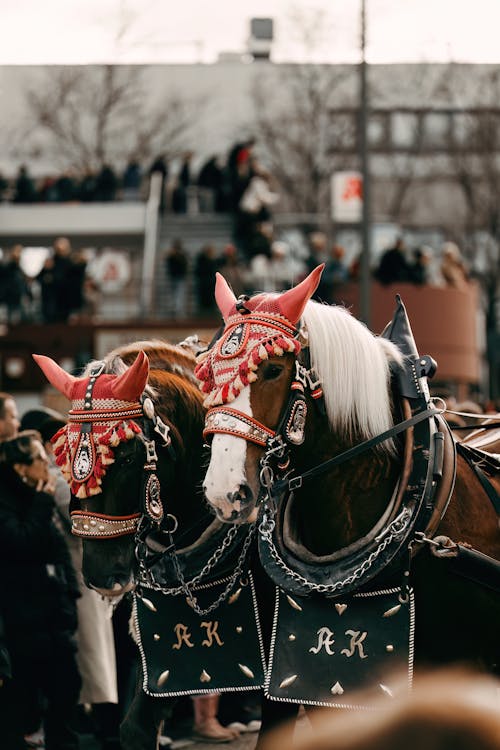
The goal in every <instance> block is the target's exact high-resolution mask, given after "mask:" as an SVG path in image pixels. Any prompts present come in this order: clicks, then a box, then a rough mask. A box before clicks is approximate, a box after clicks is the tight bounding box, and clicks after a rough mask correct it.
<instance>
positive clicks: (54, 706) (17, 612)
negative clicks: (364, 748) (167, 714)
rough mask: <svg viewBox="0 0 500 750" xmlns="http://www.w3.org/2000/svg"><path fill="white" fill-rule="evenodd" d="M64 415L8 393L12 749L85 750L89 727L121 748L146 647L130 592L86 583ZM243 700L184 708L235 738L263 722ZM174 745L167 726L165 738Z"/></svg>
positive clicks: (1, 516) (197, 700)
mask: <svg viewBox="0 0 500 750" xmlns="http://www.w3.org/2000/svg"><path fill="white" fill-rule="evenodd" d="M64 424H66V419H65V417H64V415H62V414H60V413H59V412H57V411H55V410H53V409H50V408H47V407H38V408H35V409H29V410H28V411H26V412H25V413H24V414H23V415H22V417H21V418H19V413H18V406H17V403H16V400H15V398H14V397H13V396H12V395H11V394H9V393H5V392H0V571H1V573H0V601H1V602H2V604H0V725H1V730H0V734H1V746H2V748H5V750H28V748H30V747H31V748H36V747H40V748H42V747H43V748H45V750H77V749H78V748H79V747H80V739H81V737H83V736H84V735H87V736H90V735H93V737H94V739H95V742H96V743H98V746H99V747H101V748H102V750H119V747H120V744H119V725H120V723H121V720H122V719H123V717H124V715H125V712H126V710H127V708H128V706H129V705H130V701H131V699H132V696H133V692H134V686H135V677H136V671H137V667H138V650H137V647H136V645H135V644H134V642H133V641H132V638H131V636H130V634H129V619H130V614H131V601H130V599H129V598H128V597H125V598H123V599H121V600H120V601H119V603H118V604H117V606H116V605H115V606H112V605H111V604H110V603H109V602H108V601H105V600H103V599H102V598H101V597H100V596H99V595H98V593H97V592H96V591H93V590H91V589H89V588H87V587H86V585H85V583H84V581H83V577H82V574H81V556H82V548H81V540H80V539H79V538H78V537H74V536H72V535H71V522H70V516H69V506H70V499H71V495H70V489H69V485H68V484H67V483H66V481H65V480H64V478H63V476H62V473H61V471H60V469H59V467H58V466H57V463H56V461H55V456H54V453H53V447H52V442H51V439H52V437H53V436H54V435H55V433H56V432H57V431H58V430H59V429H60V428H61V427H62V426H64ZM234 697H235V696H227V697H226V696H225V697H224V700H223V702H222V704H220V702H219V696H218V695H200V696H194V697H193V699H192V701H190V700H189V699H188V705H189V706H190V707H191V711H190V712H189V711H186V706H184V707H183V708H182V707H181V710H182V711H183V713H184V715H185V716H187V720H188V722H189V723H191V724H192V728H188V729H187V731H188V733H189V732H191V731H192V732H193V735H194V736H196V737H197V739H198V740H201V741H205V742H210V741H211V742H230V741H231V740H233V739H235V738H236V737H237V736H238V734H239V731H257V730H258V728H259V726H260V722H259V721H258V720H257V716H258V713H256V711H257V709H256V708H255V707H254V708H251V703H250V704H248V703H247V704H245V705H244V704H243V701H242V700H237V701H235V700H234ZM236 697H238V696H236ZM231 698H233V700H231ZM179 715H181V713H179ZM219 717H220V719H223V720H224V722H225V723H226V724H227V725H228V726H224V725H223V724H222V723H221V721H219ZM243 722H244V723H243ZM165 731H167V730H165ZM168 744H169V738H168V737H167V736H166V734H164V735H163V739H162V746H163V747H166V746H167V745H168Z"/></svg>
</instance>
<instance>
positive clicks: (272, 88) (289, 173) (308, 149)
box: [252, 64, 356, 213]
mask: <svg viewBox="0 0 500 750" xmlns="http://www.w3.org/2000/svg"><path fill="white" fill-rule="evenodd" d="M349 76H352V69H350V70H349V69H348V68H347V67H346V68H338V67H332V66H328V65H300V64H298V65H284V66H280V69H279V71H278V72H277V77H276V79H275V80H273V81H272V82H267V85H266V86H264V85H263V83H262V81H261V80H259V79H258V78H256V80H255V84H254V87H253V91H252V97H253V100H254V105H255V112H256V116H255V123H254V132H255V135H256V137H257V139H258V141H259V143H260V144H261V145H262V147H263V149H264V151H265V153H266V156H267V160H268V161H269V165H270V167H271V169H272V171H273V174H274V175H275V177H276V179H277V181H278V182H279V184H280V186H281V188H282V190H283V192H284V194H285V198H286V202H287V203H288V206H289V208H290V209H291V210H294V211H299V212H307V213H321V212H324V211H325V210H326V209H327V206H328V195H329V180H330V177H331V175H332V173H333V171H334V170H335V169H341V168H346V167H347V166H351V167H352V158H350V157H349V156H348V154H347V151H348V150H349V147H352V144H353V141H354V139H355V127H356V125H355V122H353V119H352V117H347V116H346V115H345V113H338V114H337V116H335V115H332V110H333V107H334V104H335V97H336V93H338V91H339V88H340V87H341V86H342V85H343V84H344V82H345V81H346V79H347V77H349ZM277 94H278V96H277ZM277 99H278V102H277V101H276V100H277ZM271 102H272V103H273V104H272V105H271V104H270V103H271Z"/></svg>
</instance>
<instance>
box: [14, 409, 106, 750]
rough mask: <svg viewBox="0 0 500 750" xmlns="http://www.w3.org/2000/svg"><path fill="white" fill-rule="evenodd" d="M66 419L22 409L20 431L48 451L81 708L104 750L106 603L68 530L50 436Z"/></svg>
mask: <svg viewBox="0 0 500 750" xmlns="http://www.w3.org/2000/svg"><path fill="white" fill-rule="evenodd" d="M66 423H67V419H66V418H65V417H64V415H63V414H61V413H60V412H57V411H55V410H54V409H49V408H48V407H45V406H40V407H38V408H36V409H30V410H28V411H27V412H25V413H24V414H23V416H22V419H21V429H22V430H37V432H38V433H39V434H40V436H41V438H42V441H43V446H44V448H45V451H46V453H47V458H48V462H49V465H50V472H51V474H52V476H53V477H54V501H55V504H56V507H57V511H58V515H59V519H60V521H61V528H62V529H63V530H64V536H65V540H66V543H67V545H68V549H69V552H70V554H71V560H72V563H73V567H74V569H75V571H76V577H77V581H78V587H79V591H80V598H79V599H78V601H77V610H78V629H77V632H76V642H77V645H78V652H77V663H78V668H79V671H80V674H81V677H82V688H81V691H80V696H79V701H78V702H79V704H80V706H91V711H90V713H88V714H87V715H86V716H87V721H88V723H89V725H90V730H91V731H92V732H93V733H94V734H95V736H96V737H97V738H99V739H100V741H101V744H102V748H103V750H111V748H115V747H116V748H118V732H119V724H120V718H121V717H120V713H119V709H118V681H117V668H116V655H115V642H114V632H113V621H112V618H111V613H112V611H111V605H110V603H109V602H107V601H105V600H104V599H103V598H102V597H101V596H100V595H99V594H98V593H97V592H96V591H92V590H91V589H89V588H87V586H86V585H85V582H84V580H83V576H82V572H81V570H82V542H81V539H80V538H79V537H76V536H74V535H73V534H72V533H71V519H70V512H69V504H70V500H71V493H70V489H69V485H68V483H67V482H66V480H65V479H64V477H63V475H62V472H61V470H60V469H59V467H58V466H57V464H56V461H55V455H54V450H53V445H52V438H53V437H54V435H55V434H56V433H57V432H58V431H59V430H60V429H61V428H63V427H64V426H65V425H66Z"/></svg>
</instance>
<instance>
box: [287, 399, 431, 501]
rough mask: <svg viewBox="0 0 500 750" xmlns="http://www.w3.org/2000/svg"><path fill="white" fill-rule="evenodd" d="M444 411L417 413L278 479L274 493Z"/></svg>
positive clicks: (347, 459) (289, 488)
mask: <svg viewBox="0 0 500 750" xmlns="http://www.w3.org/2000/svg"><path fill="white" fill-rule="evenodd" d="M442 413H443V411H442V410H441V409H426V410H425V411H422V412H420V413H418V414H415V415H414V416H413V417H411V418H410V419H405V420H404V421H403V422H398V424H396V425H394V426H393V427H391V428H390V429H388V430H386V431H385V432H381V433H380V434H379V435H375V437H372V438H370V439H369V440H365V441H363V442H362V443H358V445H355V446H353V447H352V448H348V450H346V451H344V452H343V453H340V454H339V455H337V456H334V457H333V458H329V459H328V460H327V461H323V463H321V464H318V466H315V467H313V468H312V469H309V470H308V471H305V472H304V473H303V474H300V475H299V476H296V477H292V478H291V479H282V480H278V481H277V482H275V483H274V484H273V486H272V489H273V494H274V493H277V494H279V493H281V492H283V491H284V490H288V491H290V492H291V491H293V490H297V489H299V487H302V484H303V483H304V482H305V481H307V480H308V479H313V478H314V477H317V476H320V475H321V474H325V473H326V472H328V471H330V470H331V469H333V468H334V467H335V466H339V465H340V464H342V463H344V462H345V461H349V460H350V459H352V458H355V457H356V456H359V455H360V454H361V453H365V452H366V451H367V450H369V449H370V448H373V446H374V445H379V444H380V443H383V442H384V441H385V440H388V439H390V438H392V437H394V436H395V435H399V434H400V433H401V432H404V431H405V430H407V429H409V428H410V427H413V425H416V424H418V423H419V422H423V421H424V419H430V418H431V417H434V416H436V415H438V414H442Z"/></svg>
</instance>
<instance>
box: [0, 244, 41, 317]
mask: <svg viewBox="0 0 500 750" xmlns="http://www.w3.org/2000/svg"><path fill="white" fill-rule="evenodd" d="M22 252H23V246H22V245H14V247H13V248H12V250H11V251H10V257H9V260H8V261H7V263H6V264H5V265H4V266H2V267H0V301H1V302H3V303H4V304H5V306H6V307H7V320H8V322H9V323H11V324H16V323H20V322H21V321H25V320H27V319H28V318H29V303H30V301H31V300H32V298H33V295H32V293H31V289H30V286H29V284H28V280H27V278H26V276H25V274H24V271H23V270H22V268H21V265H20V264H21V255H22Z"/></svg>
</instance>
